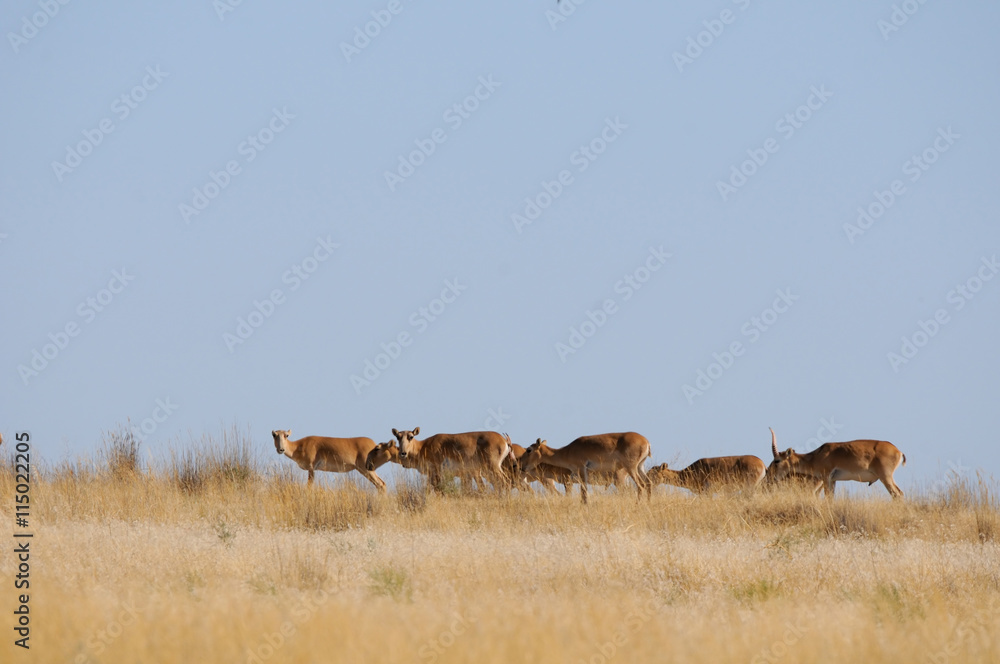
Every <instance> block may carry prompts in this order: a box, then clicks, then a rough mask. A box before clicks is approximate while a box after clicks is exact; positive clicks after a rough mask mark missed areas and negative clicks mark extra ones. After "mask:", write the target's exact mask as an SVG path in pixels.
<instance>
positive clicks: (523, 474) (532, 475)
mask: <svg viewBox="0 0 1000 664" xmlns="http://www.w3.org/2000/svg"><path fill="white" fill-rule="evenodd" d="M504 435H505V436H506V435H507V434H504ZM508 442H509V439H508ZM510 447H511V451H510V456H508V457H507V459H506V460H505V461H504V469H506V470H507V472H509V473H511V474H512V476H513V477H514V483H515V485H516V486H517V488H518V489H523V490H525V491H531V490H532V489H531V483H532V482H538V483H539V484H541V485H542V488H543V489H545V490H546V491H548V492H549V493H559V492H558V491H556V483H557V482H558V483H559V484H562V485H563V489H564V490H565V492H566V495H567V496H569V495H571V494H572V492H573V485H574V484H576V483H575V482H574V481H573V474H572V473H571V472H570V471H568V470H566V469H565V468H560V467H559V466H550V465H549V464H547V463H540V464H538V465H537V466H535V467H534V468H532V469H531V470H528V471H522V470H521V468H520V465H519V463H520V459H521V457H522V456H524V453H525V452H527V451H528V450H527V449H526V448H524V447H522V446H520V445H518V444H517V443H510ZM627 477H628V475H627V474H626V473H625V471H624V470H622V469H621V468H619V469H618V471H617V473H615V474H611V473H603V472H601V471H598V470H595V471H594V472H592V473H591V474H590V481H591V483H592V484H600V485H601V486H603V487H608V486H611V485H614V486H621V487H623V486H625V481H626V479H627Z"/></svg>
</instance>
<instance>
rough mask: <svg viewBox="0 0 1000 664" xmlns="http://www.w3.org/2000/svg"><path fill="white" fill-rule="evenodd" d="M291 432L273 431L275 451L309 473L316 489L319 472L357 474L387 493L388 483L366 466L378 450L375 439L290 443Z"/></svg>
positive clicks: (311, 439)
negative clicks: (315, 477)
mask: <svg viewBox="0 0 1000 664" xmlns="http://www.w3.org/2000/svg"><path fill="white" fill-rule="evenodd" d="M291 435H292V431H291V429H289V430H286V431H281V430H277V431H272V432H271V436H272V437H273V438H274V448H275V449H276V450H277V451H278V454H284V455H285V456H287V457H288V458H289V459H291V460H292V461H294V462H295V463H297V464H299V468H302V469H303V470H308V471H309V482H308V484H309V485H312V483H313V478H314V476H315V474H316V471H317V470H325V471H327V472H331V473H349V472H351V471H352V470H356V471H358V472H359V473H361V474H362V475H364V477H365V478H366V479H367V480H368V481H369V482H371V483H372V484H374V485H375V487H376V488H377V489H378V490H379V491H385V482H383V481H382V478H381V477H379V476H378V475H376V474H375V471H374V470H368V468H366V467H365V462H366V460H367V458H368V453H369V452H371V451H372V449H374V447H375V441H374V440H372V439H371V438H363V437H362V438H323V437H321V436H307V437H305V438H300V439H298V440H289V436H291Z"/></svg>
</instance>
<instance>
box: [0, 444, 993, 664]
mask: <svg viewBox="0 0 1000 664" xmlns="http://www.w3.org/2000/svg"><path fill="white" fill-rule="evenodd" d="M234 436H235V437H232V438H230V439H229V440H227V441H224V442H217V441H213V440H212V439H210V438H206V439H203V440H201V441H199V447H198V451H197V452H190V453H185V452H175V453H174V454H173V455H170V454H169V453H168V454H166V455H165V457H166V458H165V459H163V460H160V461H157V460H149V461H148V462H147V463H139V462H138V461H137V462H136V463H135V464H134V465H133V466H130V465H129V463H130V462H129V459H130V458H131V457H130V456H129V455H128V452H129V448H127V447H126V448H125V450H124V451H125V452H126V454H125V456H124V457H122V456H120V455H117V456H116V455H114V454H111V455H105V456H99V457H98V458H97V459H96V460H88V459H77V460H73V461H72V462H70V461H67V462H60V463H54V464H50V465H49V466H48V467H43V468H42V470H41V472H39V473H37V475H36V477H35V478H34V481H35V483H34V486H33V488H32V494H31V495H32V501H33V502H32V510H33V513H32V519H33V522H32V525H33V527H34V529H35V532H36V533H37V535H36V537H37V539H36V541H35V543H36V544H37V546H38V549H37V554H36V557H35V558H34V559H33V568H32V573H33V578H32V591H33V595H32V602H33V605H32V611H33V614H32V620H33V622H32V625H33V632H32V650H31V653H30V656H31V657H32V661H55V662H75V661H81V662H134V661H149V662H152V661H157V662H189V661H205V662H215V661H218V662H247V661H258V660H259V661H260V662H265V661H266V662H297V661H426V662H430V661H436V662H465V661H477V662H493V661H496V662H507V661H517V662H573V663H574V664H575V663H577V662H580V661H584V662H599V661H611V660H612V659H614V660H617V661H622V662H628V661H651V662H653V661H656V662H658V661H685V662H722V661H744V662H750V661H752V660H753V658H754V657H764V659H758V660H757V661H769V660H768V659H767V658H771V661H778V660H780V661H785V662H820V661H823V662H825V661H916V662H924V661H942V662H943V661H948V662H955V663H956V664H957V663H958V662H969V661H1000V639H998V634H1000V618H998V616H1000V599H998V598H1000V543H998V542H997V538H998V533H1000V508H998V504H997V497H996V496H997V494H996V490H995V488H996V487H995V484H994V483H993V482H992V481H991V480H988V479H986V478H984V477H981V476H966V477H963V478H956V479H955V480H954V481H953V482H952V483H951V484H950V485H949V486H948V487H947V488H946V489H945V490H944V491H940V492H937V493H935V494H933V495H932V494H927V495H919V493H918V492H914V491H911V492H910V495H908V497H907V500H905V501H895V502H893V501H890V500H888V497H887V496H884V495H883V494H881V493H878V492H875V491H874V490H873V491H872V492H871V494H870V495H865V496H864V497H853V498H848V497H838V498H836V499H834V500H832V501H827V500H825V499H824V498H816V497H814V496H811V495H807V494H804V493H802V492H795V491H788V492H783V491H779V492H760V493H758V494H756V495H752V496H747V497H742V496H728V497H727V496H717V497H714V498H712V497H693V496H691V495H689V494H687V493H686V492H683V491H673V490H671V491H665V490H663V489H660V490H658V491H657V492H655V494H654V496H653V499H652V500H651V501H649V502H646V501H643V502H637V501H636V498H635V494H634V492H632V491H627V492H623V493H621V494H618V493H616V492H614V491H607V492H603V491H601V490H595V491H594V495H593V499H592V501H591V503H590V504H589V505H586V506H584V505H581V504H580V501H579V499H578V497H569V498H567V497H565V496H544V495H540V494H539V495H527V494H520V493H516V492H515V493H513V494H511V495H509V496H505V495H502V494H498V493H492V492H487V493H485V494H467V493H463V492H452V493H449V494H444V495H442V494H440V493H435V492H428V491H425V490H424V488H423V487H422V486H421V485H420V482H419V479H417V478H415V477H410V478H408V479H407V480H404V481H397V482H396V485H395V488H394V489H393V490H391V491H390V492H389V493H388V494H385V495H380V494H378V493H377V492H375V491H374V490H373V489H372V488H371V487H370V486H369V485H368V483H367V482H365V481H363V480H361V481H354V480H352V479H349V478H346V477H340V478H337V479H335V480H334V481H333V482H324V483H318V485H317V486H315V487H313V488H311V489H310V488H308V487H306V485H305V476H304V475H305V474H304V473H303V472H301V471H300V470H298V469H297V468H290V467H289V465H288V464H284V465H281V466H278V468H280V469H281V470H278V471H276V470H274V468H275V467H274V466H265V465H264V463H263V462H262V461H261V457H260V456H259V455H258V454H256V453H255V452H254V448H253V447H251V446H250V444H249V442H248V439H247V438H245V437H241V436H240V435H238V434H234ZM126 442H127V441H126ZM272 455H273V452H272ZM383 474H384V472H383ZM13 493H14V486H13V476H12V475H11V473H10V469H9V468H7V467H5V468H4V469H3V471H2V472H0V505H2V507H0V517H2V518H4V519H6V520H7V522H8V523H9V522H10V520H11V519H12V518H13V514H12V510H11V506H12V505H13ZM14 573H15V572H14V566H13V561H12V558H11V556H4V557H3V558H0V586H2V587H4V588H8V589H10V588H11V587H12V584H13V580H12V576H13V574H14ZM12 600H13V593H12V592H4V593H0V611H2V612H3V613H4V615H8V616H9V615H11V613H10V611H11V610H12V608H13V607H12V604H11V602H12ZM126 621H128V624H127V625H126V624H125V622H126ZM248 649H249V650H248ZM0 652H3V653H5V654H4V655H3V661H21V660H23V661H28V659H26V658H25V657H23V656H22V655H23V654H22V653H18V652H14V649H12V648H11V647H10V644H9V639H8V640H6V642H5V644H4V645H3V646H0ZM7 653H10V656H9V657H8V655H7ZM250 653H253V655H254V657H256V658H257V660H255V659H252V658H251V656H250ZM941 653H944V654H943V655H942V654H941ZM265 655H266V656H265ZM939 655H940V656H941V657H943V659H933V658H935V657H938V656H939ZM602 657H603V658H604V659H603V660H602V659H601V658H602Z"/></svg>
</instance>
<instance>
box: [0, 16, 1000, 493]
mask: <svg viewBox="0 0 1000 664" xmlns="http://www.w3.org/2000/svg"><path fill="white" fill-rule="evenodd" d="M676 4H677V3H652V4H651V3H611V2H606V1H601V0H588V1H586V2H581V3H580V4H576V3H574V1H573V0H563V2H561V3H558V4H557V3H556V2H555V0H532V1H531V2H526V1H519V2H506V3H504V2H499V3H481V2H439V3H432V2H414V1H412V0H399V1H396V0H393V1H391V2H390V1H389V0H384V1H383V0H377V1H373V2H363V3H361V2H351V3H348V2H342V3H335V4H334V3H320V2H305V1H302V2H289V3H266V2H261V1H259V0H244V1H243V2H241V3H240V4H238V5H235V6H232V5H230V4H228V2H227V0H219V1H218V2H215V3H214V4H213V2H211V1H210V0H201V1H199V2H196V3H166V4H164V3H151V2H143V3H131V2H130V3H126V2H117V3H84V2H70V3H69V4H66V5H62V4H59V2H58V1H57V0H50V1H49V3H48V4H46V1H45V0H41V1H36V2H29V1H28V0H16V1H12V2H7V3H4V5H3V9H2V10H0V27H2V30H3V33H4V42H5V43H4V45H3V46H2V47H0V80H2V90H3V94H2V95H0V114H2V117H3V119H4V122H3V124H2V126H0V136H2V143H0V154H2V157H0V169H2V170H0V175H2V178H0V183H2V184H0V186H2V190H0V265H2V291H0V311H2V317H3V326H2V330H3V331H2V340H3V343H2V345H0V395H2V399H0V419H2V421H0V432H2V433H3V434H5V436H12V434H13V433H14V432H15V431H19V430H28V431H31V432H32V434H33V435H34V440H35V444H36V449H39V450H40V451H42V452H43V453H44V454H45V455H46V456H47V457H48V458H53V459H54V458H58V457H60V456H61V455H65V454H68V453H69V454H75V453H78V452H81V453H82V452H88V451H91V450H93V449H95V447H96V446H97V444H98V441H99V440H100V436H101V432H102V431H105V430H107V429H111V428H113V427H114V426H115V425H116V424H118V423H124V422H125V421H126V419H127V418H131V421H132V422H133V423H136V424H141V423H142V422H143V421H144V420H145V421H146V429H147V431H146V434H145V438H144V442H145V445H146V447H147V448H148V449H149V450H151V451H153V452H154V453H155V452H157V451H159V450H162V449H163V448H164V447H165V446H169V445H173V446H177V445H183V444H187V443H186V442H185V441H187V440H188V436H189V432H190V433H192V434H194V435H195V436H200V434H201V433H202V432H215V431H218V430H219V429H220V427H222V426H227V425H229V424H231V423H232V422H239V423H241V425H243V426H245V427H249V428H250V430H251V431H252V433H253V435H254V439H255V440H257V441H259V444H260V445H261V447H262V449H265V450H268V451H269V450H270V449H272V448H271V445H272V442H271V438H270V431H271V430H272V429H278V428H282V429H292V431H293V437H298V436H301V435H307V434H318V435H329V436H356V435H365V436H370V437H372V438H374V439H375V440H376V441H382V440H387V439H388V438H389V437H390V436H391V432H390V430H391V429H392V428H393V427H396V428H407V429H409V428H412V427H415V426H420V427H421V430H422V432H423V433H425V434H430V433H435V432H457V431H467V430H480V429H484V428H486V429H497V430H501V431H506V432H509V433H510V434H511V436H512V437H513V439H514V441H515V442H520V443H522V444H527V443H528V442H533V441H534V440H535V438H537V437H542V438H546V439H547V440H548V441H549V443H550V444H552V445H561V444H565V443H568V442H569V441H571V440H572V439H573V438H575V437H577V436H580V435H584V434H591V433H601V432H609V431H621V430H635V431H638V432H640V433H642V434H644V435H645V436H647V437H648V438H649V439H650V441H651V443H652V446H653V454H654V459H655V460H656V461H664V460H666V461H671V462H678V463H684V462H688V461H692V460H694V459H696V458H698V457H701V456H717V455H725V454H737V453H739V454H743V453H752V454H757V455H759V456H761V457H762V458H764V459H766V460H769V459H770V438H769V433H768V427H769V426H770V427H774V428H775V430H776V431H777V434H778V440H779V445H780V446H781V447H782V448H785V447H788V446H794V447H795V448H796V449H799V450H800V451H801V450H805V449H811V448H813V447H815V446H816V445H818V444H819V442H820V440H823V439H827V440H830V439H832V440H851V439H855V438H878V439H885V440H890V441H892V442H894V443H895V444H896V445H898V446H899V448H900V449H901V450H903V452H904V453H905V454H906V455H907V458H908V460H909V463H908V465H907V467H906V468H905V469H902V470H901V471H900V472H899V473H897V481H898V482H899V483H900V484H901V485H902V486H903V487H904V488H905V487H907V486H913V485H914V484H915V483H921V482H933V481H934V480H936V479H940V478H942V477H943V476H944V474H945V473H946V472H947V471H948V470H949V469H950V468H956V467H957V468H959V469H962V471H961V472H966V471H965V470H964V469H965V468H985V469H986V470H987V471H988V472H991V473H993V472H995V471H996V469H997V467H998V463H1000V451H998V450H1000V445H998V442H1000V434H998V431H1000V408H998V407H997V402H998V399H997V396H998V390H997V367H998V360H1000V348H998V345H997V331H998V323H1000V315H998V314H1000V306H998V305H1000V279H997V278H995V277H996V273H997V270H998V269H1000V266H998V265H997V263H996V259H997V258H998V257H1000V226H998V223H997V221H998V213H1000V190H998V177H997V176H998V170H1000V169H998V167H997V161H998V155H1000V124H998V121H997V118H998V117H1000V115H998V111H1000V95H998V84H1000V78H998V76H997V72H998V71H1000V68H998V65H1000V57H998V55H1000V42H998V41H997V39H996V26H997V24H998V22H1000V8H998V6H997V5H996V4H995V3H987V2H971V3H958V4H956V3H944V2H925V3H922V4H921V3H920V2H917V1H916V0H908V1H907V2H902V3H898V2H897V3H895V4H893V3H892V2H889V1H888V0H885V1H879V2H873V3H860V2H853V3H833V2H824V3H802V2H790V1H775V2H758V1H757V0H738V1H736V2H731V1H728V0H715V1H713V2H697V3H681V6H674V5H676ZM570 10H572V11H570ZM46 11H47V12H48V13H49V14H51V16H49V15H47V14H46ZM560 11H562V12H564V13H565V15H564V14H561V13H559V12H560ZM366 31H367V33H368V34H367V35H366V34H365V33H366ZM859 209H860V212H859ZM862 213H863V214H862ZM904 338H905V339H906V341H904ZM380 354H383V355H382V356H381V357H380ZM891 354H894V355H891ZM367 363H371V364H370V365H369V364H367ZM366 369H367V374H366ZM699 372H703V374H704V375H700V374H699ZM154 418H156V419H159V420H162V421H160V422H154ZM271 456H275V455H273V453H272V454H271ZM274 461H275V462H277V461H278V460H277V459H274ZM873 491H874V489H873Z"/></svg>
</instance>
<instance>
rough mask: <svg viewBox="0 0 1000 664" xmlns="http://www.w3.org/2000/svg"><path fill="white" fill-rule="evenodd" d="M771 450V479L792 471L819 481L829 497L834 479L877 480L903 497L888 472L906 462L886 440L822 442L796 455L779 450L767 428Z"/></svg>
mask: <svg viewBox="0 0 1000 664" xmlns="http://www.w3.org/2000/svg"><path fill="white" fill-rule="evenodd" d="M771 453H772V454H773V455H774V460H773V461H772V462H771V465H770V466H768V469H767V475H768V477H772V478H774V479H775V480H783V479H785V478H787V477H788V476H789V475H793V474H797V475H805V476H809V477H815V478H816V479H817V480H820V481H822V486H823V489H824V491H825V492H826V497H827V498H832V497H833V489H834V485H836V483H837V482H845V481H854V482H868V486H871V485H872V484H874V483H875V482H876V481H877V480H878V481H881V482H882V484H884V485H885V488H886V490H887V491H888V492H889V495H890V496H892V497H893V498H902V497H903V490H902V489H900V488H899V487H898V486H897V485H896V482H895V480H893V478H892V474H893V473H894V472H896V469H897V468H899V466H900V465H903V466H905V465H906V455H905V454H903V453H902V452H900V451H899V448H898V447H896V446H895V445H893V444H892V443H890V442H888V441H886V440H852V441H850V442H847V443H824V444H823V445H820V446H819V447H817V448H816V449H815V450H813V451H812V452H807V453H806V454H799V453H798V452H796V451H795V450H793V449H791V448H788V449H787V450H785V451H784V452H779V451H778V438H777V436H775V435H774V429H771ZM817 491H818V487H817Z"/></svg>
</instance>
